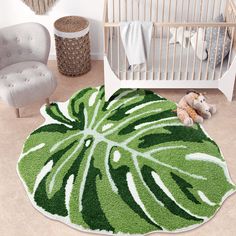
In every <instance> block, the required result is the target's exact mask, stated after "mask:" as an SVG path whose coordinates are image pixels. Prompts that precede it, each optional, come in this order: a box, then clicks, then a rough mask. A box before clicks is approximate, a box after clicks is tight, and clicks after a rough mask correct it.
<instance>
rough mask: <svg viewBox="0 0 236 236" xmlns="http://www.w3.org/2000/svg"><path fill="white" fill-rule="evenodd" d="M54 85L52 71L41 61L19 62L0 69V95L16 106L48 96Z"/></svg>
mask: <svg viewBox="0 0 236 236" xmlns="http://www.w3.org/2000/svg"><path fill="white" fill-rule="evenodd" d="M56 85H57V83H56V80H55V79H54V78H53V74H52V72H51V71H50V70H48V68H47V66H46V65H44V64H43V63H41V62H36V61H26V62H20V63H16V64H13V65H10V66H7V67H5V68H3V69H1V70H0V97H1V98H2V100H4V101H5V102H6V103H8V104H9V105H10V106H13V107H16V108H20V107H23V106H25V105H28V104H30V103H32V102H35V101H38V100H42V99H46V98H48V97H49V96H50V95H51V94H52V93H53V92H54V90H55V88H56Z"/></svg>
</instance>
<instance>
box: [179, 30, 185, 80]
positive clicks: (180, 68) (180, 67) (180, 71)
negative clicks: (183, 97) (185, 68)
mask: <svg viewBox="0 0 236 236" xmlns="http://www.w3.org/2000/svg"><path fill="white" fill-rule="evenodd" d="M184 30H186V29H185V28H184ZM184 30H183V32H182V44H181V52H180V62H179V80H181V73H182V61H183V43H184Z"/></svg>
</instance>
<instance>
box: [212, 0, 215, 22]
mask: <svg viewBox="0 0 236 236" xmlns="http://www.w3.org/2000/svg"><path fill="white" fill-rule="evenodd" d="M215 7H216V0H214V1H213V7H212V17H211V20H214V17H215Z"/></svg>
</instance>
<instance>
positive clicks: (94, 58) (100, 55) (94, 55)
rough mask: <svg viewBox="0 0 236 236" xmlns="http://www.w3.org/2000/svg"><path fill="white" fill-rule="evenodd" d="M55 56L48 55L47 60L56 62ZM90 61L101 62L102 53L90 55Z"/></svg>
mask: <svg viewBox="0 0 236 236" xmlns="http://www.w3.org/2000/svg"><path fill="white" fill-rule="evenodd" d="M56 59H57V57H56V54H50V55H49V60H52V61H54V60H56ZM91 59H92V60H98V61H102V60H103V54H102V53H91Z"/></svg>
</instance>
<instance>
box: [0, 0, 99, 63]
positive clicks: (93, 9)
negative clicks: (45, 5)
mask: <svg viewBox="0 0 236 236" xmlns="http://www.w3.org/2000/svg"><path fill="white" fill-rule="evenodd" d="M66 15H79V16H84V17H86V18H88V19H89V21H90V24H91V30H90V37H91V53H92V57H93V58H100V59H102V54H103V46H102V45H103V42H102V23H101V21H102V15H103V0H57V2H56V3H55V5H54V7H53V8H52V9H51V10H50V11H49V12H48V13H47V14H46V15H43V16H37V15H35V14H34V12H33V11H31V9H30V8H29V7H27V6H26V5H25V4H24V3H23V2H22V1H21V0H0V28H2V27H5V26H9V25H13V24H19V23H22V22H38V23H41V24H43V25H44V26H46V27H47V28H48V29H49V31H50V33H51V37H52V47H51V55H50V57H51V59H53V58H55V44H54V37H53V23H54V21H55V20H56V19H58V18H60V17H62V16H66Z"/></svg>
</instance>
